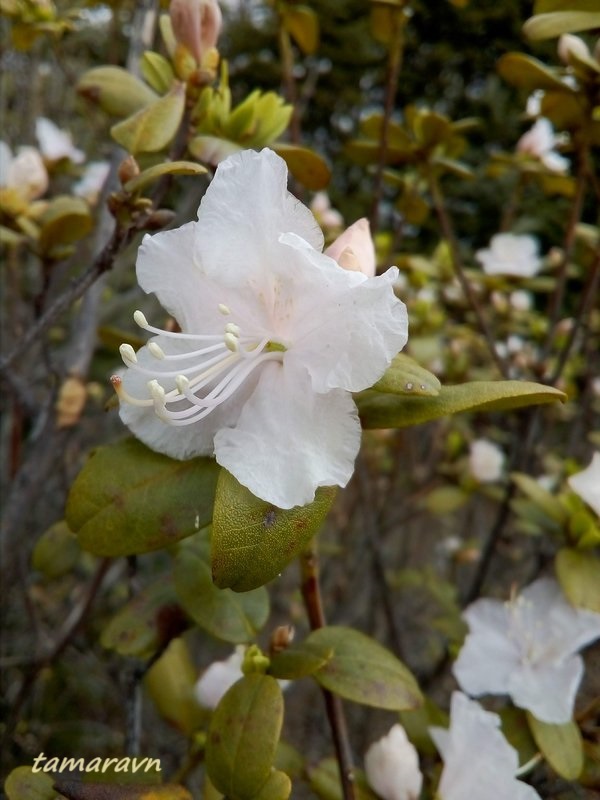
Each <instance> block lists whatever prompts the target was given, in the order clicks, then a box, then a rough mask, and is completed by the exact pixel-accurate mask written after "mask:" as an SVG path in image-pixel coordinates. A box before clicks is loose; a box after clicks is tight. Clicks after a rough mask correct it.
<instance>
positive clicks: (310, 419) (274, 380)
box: [215, 354, 360, 508]
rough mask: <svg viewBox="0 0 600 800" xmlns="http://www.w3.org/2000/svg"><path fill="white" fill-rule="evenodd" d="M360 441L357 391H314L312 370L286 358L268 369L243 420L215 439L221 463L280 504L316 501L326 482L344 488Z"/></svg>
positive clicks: (254, 490)
mask: <svg viewBox="0 0 600 800" xmlns="http://www.w3.org/2000/svg"><path fill="white" fill-rule="evenodd" d="M286 355H287V354H286ZM359 446H360V423H359V421H358V417H357V413H356V407H355V405H354V402H353V400H352V397H351V396H350V395H349V394H348V393H347V392H343V391H340V390H333V391H331V392H328V393H327V394H315V393H314V392H313V391H312V390H311V386H310V378H309V376H308V373H306V372H305V371H303V370H302V369H300V368H294V367H293V366H291V365H290V364H289V363H287V362H284V365H283V366H281V365H279V364H274V363H269V364H266V365H265V366H264V367H263V370H262V372H261V375H260V379H259V382H258V385H257V387H256V390H255V391H254V394H253V395H252V396H251V397H250V399H249V400H248V401H247V403H246V404H245V405H244V408H243V410H242V412H241V414H240V418H239V420H238V422H237V424H236V426H235V427H234V428H225V429H223V430H220V431H219V432H218V433H217V435H216V437H215V455H216V458H217V461H218V462H219V464H221V466H223V467H225V468H226V469H228V470H229V471H230V472H231V473H232V474H233V475H235V477H236V478H237V479H238V481H239V482H240V483H242V484H243V485H244V486H247V487H248V489H250V491H251V492H252V493H253V494H254V495H256V497H260V498H262V499H263V500H267V501H268V502H270V503H273V505H275V506H278V507H279V508H292V507H293V506H299V505H305V504H306V503H310V502H311V501H312V500H313V498H314V494H315V490H316V489H317V487H319V486H333V485H337V486H345V485H346V483H347V482H348V480H349V479H350V476H351V475H352V471H353V469H354V459H355V458H356V454H357V452H358V448H359Z"/></svg>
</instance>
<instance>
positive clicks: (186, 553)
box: [173, 536, 269, 644]
mask: <svg viewBox="0 0 600 800" xmlns="http://www.w3.org/2000/svg"><path fill="white" fill-rule="evenodd" d="M209 550H210V544H209V541H208V538H204V539H201V538H200V537H198V536H196V537H194V539H193V541H192V540H188V541H187V542H185V543H184V545H183V546H182V547H181V548H180V550H179V552H178V553H177V556H176V558H175V568H174V574H173V580H174V583H175V591H176V592H177V596H178V598H179V601H180V603H181V605H182V606H183V608H184V609H185V611H187V613H188V614H189V615H190V617H191V618H192V619H193V620H194V622H196V623H197V624H198V625H199V626H200V627H201V628H202V629H203V630H205V631H207V632H208V633H210V634H211V635H212V636H214V637H215V638H217V639H222V640H223V641H225V642H233V643H234V644H237V643H241V642H249V641H250V640H251V639H253V638H254V637H255V636H256V634H257V633H258V631H259V630H260V629H261V628H262V627H263V625H264V624H265V622H266V621H267V618H268V616H269V595H268V593H267V591H266V589H265V588H264V587H263V586H261V587H259V588H258V589H254V590H253V591H251V592H244V593H238V592H233V591H232V590H231V589H219V588H217V587H216V586H215V585H214V583H213V581H212V576H211V569H210V556H209Z"/></svg>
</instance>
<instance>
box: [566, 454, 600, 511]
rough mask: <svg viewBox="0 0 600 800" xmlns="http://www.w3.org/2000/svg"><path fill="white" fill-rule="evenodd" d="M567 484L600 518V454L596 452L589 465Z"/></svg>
mask: <svg viewBox="0 0 600 800" xmlns="http://www.w3.org/2000/svg"><path fill="white" fill-rule="evenodd" d="M567 483H568V484H569V486H570V487H571V489H572V490H573V491H574V492H575V494H578V495H579V497H581V499H582V500H583V501H584V502H586V503H587V504H588V506H591V508H593V509H594V511H595V512H596V514H598V516H599V517H600V452H595V453H594V456H593V458H592V460H591V461H590V463H589V465H588V466H587V467H586V468H585V469H584V470H582V471H581V472H577V473H575V475H571V477H570V478H568V480H567Z"/></svg>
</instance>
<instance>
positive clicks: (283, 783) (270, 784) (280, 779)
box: [252, 770, 292, 800]
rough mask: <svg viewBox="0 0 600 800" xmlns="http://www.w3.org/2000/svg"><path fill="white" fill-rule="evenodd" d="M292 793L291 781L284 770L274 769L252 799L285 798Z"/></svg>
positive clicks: (281, 799) (269, 799)
mask: <svg viewBox="0 0 600 800" xmlns="http://www.w3.org/2000/svg"><path fill="white" fill-rule="evenodd" d="M291 793H292V782H291V780H290V779H289V777H288V776H287V775H286V774H285V772H280V771H279V770H275V771H274V772H271V774H270V775H269V777H268V778H267V782H266V783H265V785H264V786H263V787H262V789H261V790H260V792H259V793H258V794H255V795H254V797H253V798H252V800H287V798H288V797H289V796H290V795H291Z"/></svg>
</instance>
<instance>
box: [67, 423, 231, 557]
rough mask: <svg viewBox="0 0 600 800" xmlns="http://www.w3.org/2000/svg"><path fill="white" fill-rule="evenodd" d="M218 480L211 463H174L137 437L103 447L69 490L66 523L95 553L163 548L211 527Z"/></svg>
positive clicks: (139, 551) (145, 550)
mask: <svg viewBox="0 0 600 800" xmlns="http://www.w3.org/2000/svg"><path fill="white" fill-rule="evenodd" d="M217 476H218V467H217V465H216V464H215V462H214V461H212V459H208V458H196V459H193V460H191V461H173V460H172V459H170V458H168V457H167V456H163V455H160V454H159V453H154V452H153V451H152V450H149V449H148V448H147V447H145V446H144V445H143V444H141V443H140V442H138V441H136V440H135V439H125V440H123V441H121V442H117V443H116V444H112V445H108V446H106V447H99V448H98V449H97V450H95V451H94V452H93V453H92V454H91V456H90V457H89V459H88V461H87V463H86V464H85V466H84V467H83V469H82V470H81V472H80V473H79V475H78V476H77V478H76V479H75V482H74V484H73V486H72V487H71V491H70V493H69V498H68V501H67V513H66V519H67V523H68V525H69V527H70V528H71V530H72V531H73V532H74V533H76V534H77V536H78V538H79V542H80V544H81V546H82V547H83V548H84V549H85V550H89V551H90V552H91V553H94V554H95V555H99V556H126V555H133V554H139V553H148V552H150V551H151V550H160V549H161V548H163V547H168V546H170V545H172V544H174V543H175V542H177V541H179V540H180V539H183V538H185V537H186V536H191V534H193V533H195V532H196V531H197V530H198V529H199V528H203V527H204V526H206V525H208V524H209V523H210V520H211V517H212V504H213V498H214V493H215V487H216V483H217Z"/></svg>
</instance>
